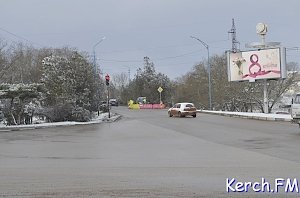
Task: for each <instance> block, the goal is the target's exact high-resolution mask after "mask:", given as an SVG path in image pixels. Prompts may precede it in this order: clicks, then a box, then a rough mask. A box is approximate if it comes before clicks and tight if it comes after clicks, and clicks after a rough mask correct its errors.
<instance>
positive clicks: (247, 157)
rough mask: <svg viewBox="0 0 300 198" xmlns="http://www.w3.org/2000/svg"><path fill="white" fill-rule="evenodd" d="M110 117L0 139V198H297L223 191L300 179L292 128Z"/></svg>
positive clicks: (136, 114)
mask: <svg viewBox="0 0 300 198" xmlns="http://www.w3.org/2000/svg"><path fill="white" fill-rule="evenodd" d="M113 111H114V112H117V113H119V114H121V115H123V117H122V119H121V120H119V121H117V122H115V123H102V124H93V125H88V126H72V127H56V128H48V129H38V130H24V131H11V132H0V178H1V180H0V197H182V198H183V197H271V196H272V197H273V196H275V197H286V196H295V197H296V196H299V194H298V193H295V192H294V193H288V194H286V193H284V192H283V190H282V189H281V191H280V193H266V192H264V193H262V192H260V193H254V192H253V191H251V190H250V191H251V192H245V193H237V192H229V193H228V192H226V179H227V178H229V179H230V178H235V179H236V180H238V181H241V182H255V181H260V180H261V178H262V177H263V178H265V179H266V180H267V181H270V182H271V183H272V182H273V181H274V180H275V178H284V179H287V178H297V179H300V130H299V129H298V127H297V126H296V125H292V124H290V123H287V122H271V121H256V120H247V119H240V118H230V117H222V116H216V115H208V114H200V113H199V114H197V118H192V117H190V118H177V117H172V118H169V117H168V116H167V112H166V110H128V109H127V108H125V107H116V108H113ZM273 183H274V182H273Z"/></svg>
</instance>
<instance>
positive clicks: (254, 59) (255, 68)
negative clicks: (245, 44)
mask: <svg viewBox="0 0 300 198" xmlns="http://www.w3.org/2000/svg"><path fill="white" fill-rule="evenodd" d="M250 62H251V64H250V66H249V74H246V75H244V76H243V78H246V77H252V78H256V77H257V76H264V75H266V74H269V73H276V74H280V71H278V70H268V71H266V70H262V68H261V65H260V64H259V63H258V56H257V55H256V54H252V55H251V56H250Z"/></svg>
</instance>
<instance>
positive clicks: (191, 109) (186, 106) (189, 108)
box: [168, 102, 197, 118]
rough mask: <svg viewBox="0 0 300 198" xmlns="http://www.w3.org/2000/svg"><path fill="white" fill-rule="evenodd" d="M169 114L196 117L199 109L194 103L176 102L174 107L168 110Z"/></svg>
mask: <svg viewBox="0 0 300 198" xmlns="http://www.w3.org/2000/svg"><path fill="white" fill-rule="evenodd" d="M168 115H169V116H170V117H172V116H178V117H185V116H193V117H194V118H195V117H196V115H197V109H196V107H195V105H194V104H193V103H188V102H183V103H176V104H175V105H174V106H173V107H171V108H170V109H169V110H168Z"/></svg>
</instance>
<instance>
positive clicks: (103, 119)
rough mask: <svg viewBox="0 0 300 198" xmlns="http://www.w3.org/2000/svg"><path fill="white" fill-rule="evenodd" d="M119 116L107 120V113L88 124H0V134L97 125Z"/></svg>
mask: <svg viewBox="0 0 300 198" xmlns="http://www.w3.org/2000/svg"><path fill="white" fill-rule="evenodd" d="M120 117H121V115H118V114H112V115H111V117H110V118H108V113H103V114H100V115H99V116H97V117H95V118H94V119H93V120H91V121H89V122H73V121H65V122H51V123H40V124H28V125H12V126H6V125H4V124H0V132H1V131H20V130H28V129H41V128H49V127H58V126H74V125H87V124H97V123H102V122H114V121H116V120H118V119H119V118H120Z"/></svg>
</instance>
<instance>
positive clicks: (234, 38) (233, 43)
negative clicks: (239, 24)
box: [228, 19, 240, 53]
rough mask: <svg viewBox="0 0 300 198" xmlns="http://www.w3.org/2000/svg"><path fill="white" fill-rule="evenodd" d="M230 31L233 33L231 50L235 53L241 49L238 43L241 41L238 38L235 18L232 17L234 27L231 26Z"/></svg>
mask: <svg viewBox="0 0 300 198" xmlns="http://www.w3.org/2000/svg"><path fill="white" fill-rule="evenodd" d="M228 33H229V34H231V43H232V49H231V51H232V52H233V53H235V52H237V51H239V48H238V47H237V44H240V42H238V41H237V40H236V29H235V24H234V19H232V27H231V30H229V31H228Z"/></svg>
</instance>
